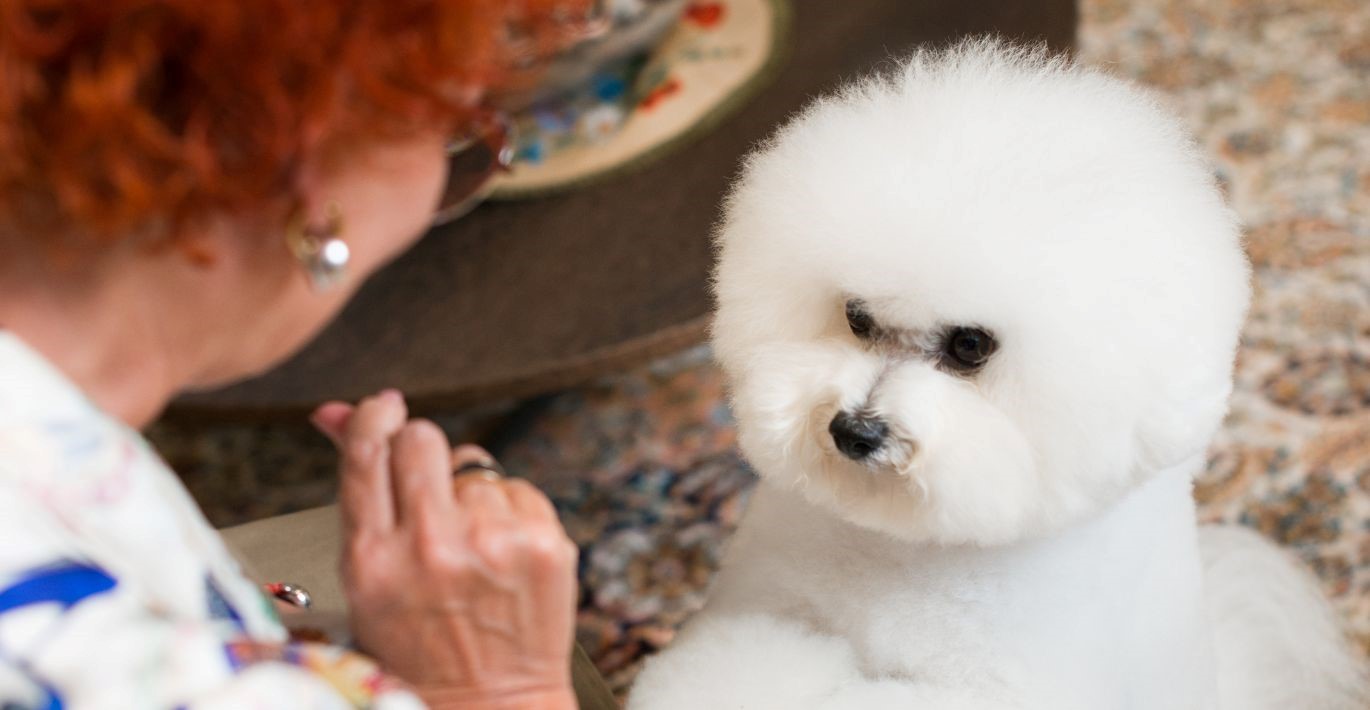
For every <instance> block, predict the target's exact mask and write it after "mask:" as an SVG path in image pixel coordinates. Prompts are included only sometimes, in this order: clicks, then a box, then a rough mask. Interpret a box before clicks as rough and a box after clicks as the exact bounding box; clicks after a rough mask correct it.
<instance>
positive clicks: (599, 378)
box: [151, 0, 1370, 692]
mask: <svg viewBox="0 0 1370 710" xmlns="http://www.w3.org/2000/svg"><path fill="white" fill-rule="evenodd" d="M966 6H973V7H966ZM609 7H610V9H611V10H612V13H613V18H614V19H613V22H614V25H613V28H612V31H610V32H609V33H608V34H609V35H611V36H610V37H609V39H607V40H600V41H598V42H597V43H595V44H594V46H592V47H589V48H585V49H581V50H578V53H577V54H574V55H572V56H570V57H568V58H567V59H566V61H565V63H564V64H563V65H562V66H559V67H558V68H557V71H558V72H561V73H559V74H556V75H555V76H556V77H557V79H556V81H557V82H559V83H558V88H557V90H556V91H548V92H544V93H542V94H538V93H537V92H532V93H529V94H525V95H520V96H512V97H508V98H507V100H508V103H509V106H510V121H511V124H512V127H513V128H514V133H513V136H514V137H513V138H512V139H511V141H510V143H509V145H508V146H506V148H507V150H508V151H511V152H512V155H511V156H510V157H512V158H513V160H514V166H513V169H512V170H511V171H510V172H508V173H505V174H503V175H502V176H500V177H499V178H497V179H496V182H495V183H492V184H491V185H490V186H489V189H488V190H486V192H488V193H491V197H492V199H493V200H494V201H492V202H488V203H486V204H483V205H482V206H480V207H478V208H476V209H475V210H474V211H473V212H471V213H470V214H468V215H466V216H464V217H462V218H461V219H458V220H456V221H455V222H453V223H451V224H450V225H448V226H447V227H445V228H443V229H442V230H435V232H434V233H433V234H431V235H430V236H429V237H428V238H427V239H426V240H425V242H424V243H422V244H420V246H419V248H418V249H416V254H411V255H410V256H409V257H406V258H405V259H402V260H401V261H400V262H398V263H397V264H396V265H394V266H393V267H392V268H391V269H389V270H387V272H386V273H385V274H382V276H381V277H380V278H379V279H377V282H378V283H376V284H373V285H372V286H369V287H368V291H367V292H366V293H364V294H363V297H362V298H360V299H359V303H358V304H354V306H355V307H354V308H349V311H348V312H347V313H346V314H344V316H343V319H342V321H341V322H340V323H339V324H338V325H336V326H335V327H334V328H332V329H330V332H329V333H328V334H326V335H325V337H324V339H323V341H322V342H321V343H320V344H318V345H317V346H316V347H314V348H312V349H311V351H310V352H307V353H306V354H304V355H303V356H302V357H301V358H300V359H297V361H296V362H294V363H292V364H290V365H287V366H286V368H285V371H284V373H276V374H274V375H269V376H268V377H267V378H266V379H265V380H263V381H262V382H259V383H253V384H250V385H248V386H246V387H243V388H238V389H236V390H235V391H230V392H227V393H213V394H209V395H204V396H202V397H197V398H193V399H191V400H188V401H186V402H183V403H181V404H179V405H178V406H177V407H175V408H173V409H172V411H170V412H169V413H168V414H167V416H166V417H165V418H164V419H163V420H162V421H161V422H159V423H158V424H156V425H155V426H154V427H153V428H152V431H151V436H152V438H153V440H154V442H155V443H156V444H157V445H158V447H159V448H160V450H161V451H162V452H163V453H164V454H165V455H166V457H167V458H168V460H169V461H170V462H171V464H172V465H173V467H174V468H175V469H176V470H177V472H178V473H179V474H180V475H181V476H182V477H183V479H184V480H185V481H186V483H187V484H188V486H189V487H190V490H191V491H192V493H193V494H194V495H195V496H196V498H197V499H198V500H199V502H200V504H201V505H202V506H203V507H204V508H205V510H206V512H207V514H208V515H209V517H210V519H211V520H212V521H213V522H214V523H215V524H216V525H220V526H227V525H234V524H238V523H242V522H247V521H251V520H258V519H262V518H266V517H269V516H273V515H278V514H281V513H286V512H290V511H294V510H300V509H305V508H309V507H314V506H319V505H325V504H328V503H331V502H332V500H333V496H334V493H335V489H336V481H335V471H334V464H335V460H334V456H333V453H332V451H331V448H330V447H329V446H328V445H327V443H326V442H325V441H324V440H323V438H322V437H320V436H318V435H317V434H315V433H314V432H313V431H312V430H311V429H309V428H308V427H307V426H306V425H305V423H304V419H303V416H302V411H303V409H304V408H306V407H307V405H308V404H310V403H312V402H313V401H317V400H318V399H320V398H322V397H323V396H349V395H351V394H354V392H353V391H352V390H351V389H349V388H353V389H356V390H357V391H358V392H361V391H369V390H368V388H370V387H371V385H372V384H374V383H373V382H372V381H371V380H369V379H368V378H374V379H375V380H376V382H379V386H387V385H393V384H400V385H401V387H402V388H404V389H406V390H407V391H410V392H411V394H414V395H415V397H416V403H417V405H418V408H419V410H420V411H419V413H420V414H423V415H427V416H431V417H433V418H435V419H436V420H437V421H438V422H439V423H440V424H442V425H443V426H444V427H445V428H446V429H447V430H448V431H449V433H451V434H452V435H453V436H454V437H459V438H463V439H474V440H478V441H481V442H482V443H484V444H485V445H486V446H487V447H488V448H490V449H491V450H492V451H493V452H494V453H495V454H496V455H497V456H498V457H499V458H500V459H501V460H502V461H503V462H504V464H505V467H506V468H507V469H508V470H509V471H510V472H511V473H513V474H515V475H521V476H526V477H528V478H529V479H531V480H533V481H534V482H536V483H537V484H538V485H540V486H542V487H543V488H544V489H545V490H546V491H547V492H548V493H549V494H550V495H551V496H552V497H553V499H554V500H555V502H556V504H557V506H558V508H559V510H560V512H561V515H562V519H563V521H564V522H565V524H566V526H567V528H568V530H569V531H570V534H571V535H572V537H573V538H574V539H575V540H576V541H577V542H578V543H579V544H580V546H581V552H582V556H581V583H582V592H581V607H580V608H581V611H580V625H579V640H580V642H581V644H582V645H583V646H584V647H585V648H586V650H587V651H588V652H589V653H590V655H591V657H592V658H593V659H594V660H595V662H596V664H597V665H598V666H599V668H600V669H601V670H602V671H603V672H604V673H605V675H606V676H607V678H608V679H609V681H610V683H611V685H613V686H614V688H615V689H616V690H618V691H620V692H621V691H622V690H624V689H625V688H626V687H627V686H628V684H629V683H630V682H631V680H632V677H633V674H634V673H635V671H636V669H637V667H638V663H639V661H640V660H641V658H642V657H643V656H644V655H645V654H649V653H651V652H652V651H653V650H654V649H657V648H659V647H661V646H662V645H664V644H666V643H668V642H669V641H670V639H671V637H672V635H673V633H674V630H675V629H676V627H677V626H678V625H679V624H680V623H681V622H682V621H683V620H684V619H686V618H687V617H688V616H689V614H690V613H691V611H692V610H694V609H696V608H698V606H699V605H700V603H701V602H702V599H703V591H704V589H705V587H706V585H707V583H708V581H709V579H710V575H711V574H712V572H713V570H714V568H715V566H716V564H717V561H718V558H719V551H720V548H721V545H722V544H723V543H724V542H725V541H726V539H727V537H728V534H729V533H730V531H731V530H732V528H733V526H734V524H735V523H736V521H737V519H738V516H739V515H740V514H741V512H742V511H743V510H744V509H745V507H746V502H747V496H748V493H749V491H750V490H751V488H752V485H753V483H754V477H753V475H752V473H751V472H750V471H749V470H748V468H747V465H746V463H745V462H744V461H743V460H742V459H741V458H740V457H739V455H738V453H737V451H736V448H735V441H734V434H733V429H732V425H731V418H730V415H729V412H728V408H727V403H726V400H725V395H724V390H723V383H722V381H721V378H720V375H719V373H718V371H717V370H716V368H715V367H714V366H713V365H712V364H711V363H710V356H709V351H708V349H707V346H706V345H703V344H701V342H702V339H703V326H704V323H705V322H706V318H707V308H708V303H707V292H706V290H705V286H704V282H703V274H704V273H705V272H706V271H707V267H708V255H709V252H708V247H707V240H708V226H709V225H710V224H711V223H712V221H713V219H714V218H715V216H716V215H717V212H716V210H717V204H718V198H719V197H720V196H721V194H722V190H723V189H724V187H725V186H726V182H727V179H728V177H729V176H730V175H731V174H732V172H733V171H734V170H735V168H736V165H737V160H738V159H739V158H740V157H741V156H742V155H743V153H744V151H745V148H746V146H747V145H749V144H750V143H751V142H753V141H754V140H756V139H757V138H759V137H760V136H762V135H765V133H766V132H768V131H769V130H770V129H771V128H773V127H774V125H775V124H776V123H777V122H778V121H779V120H781V119H783V116H784V115H785V114H786V113H788V112H789V111H791V110H793V108H794V107H796V106H798V105H801V104H802V102H803V101H804V100H805V99H806V98H807V97H809V96H811V95H812V94H814V93H816V92H819V91H821V90H823V89H825V88H827V87H831V86H832V85H834V84H836V83H838V82H840V81H841V80H842V79H843V78H844V77H850V76H852V75H853V73H855V72H859V71H865V70H868V69H871V68H879V67H881V66H888V65H889V62H890V61H891V60H892V58H894V57H897V56H898V55H899V54H901V53H903V52H906V51H907V49H908V48H909V46H910V45H911V44H913V43H917V42H945V41H947V40H949V39H952V38H954V37H955V36H958V35H960V34H965V33H970V32H982V31H987V30H994V31H998V32H1002V33H1004V34H1007V35H1010V36H1015V37H1024V38H1028V39H1046V40H1047V41H1049V42H1050V43H1052V46H1053V47H1056V48H1059V49H1063V50H1065V49H1070V48H1071V47H1073V51H1074V52H1075V54H1076V56H1077V57H1078V58H1079V59H1080V61H1082V62H1084V63H1086V64H1089V65H1092V66H1097V67H1100V68H1102V69H1103V70H1105V71H1107V72H1110V73H1112V74H1114V75H1117V76H1121V77H1126V78H1130V79H1135V80H1137V81H1140V82H1142V83H1144V84H1146V85H1148V86H1150V87H1152V88H1153V89H1155V90H1156V91H1158V92H1159V93H1160V94H1161V95H1162V96H1163V97H1164V98H1165V100H1166V101H1168V102H1169V104H1170V105H1171V106H1173V107H1174V109H1175V110H1177V111H1178V112H1179V113H1180V114H1181V115H1182V116H1183V117H1184V118H1185V120H1186V121H1187V122H1188V124H1189V126H1190V127H1191V128H1192V129H1193V130H1194V131H1195V132H1196V133H1197V135H1198V137H1199V140H1200V142H1201V144H1202V146H1203V148H1204V149H1205V150H1206V151H1207V154H1208V155H1209V156H1210V158H1211V159H1212V161H1213V169H1214V171H1215V173H1216V174H1217V175H1218V176H1219V179H1220V180H1221V182H1222V184H1223V186H1224V188H1225V189H1226V192H1227V195H1228V197H1229V199H1230V200H1231V202H1232V204H1233V205H1234V206H1235V208H1236V210H1237V212H1238V213H1239V214H1240V216H1241V218H1242V219H1243V220H1244V222H1245V225H1246V229H1247V248H1248V251H1249V254H1250V256H1251V259H1252V262H1253V265H1254V267H1255V277H1254V279H1255V284H1254V285H1255V292H1256V298H1255V303H1254V306H1253V309H1252V312H1251V314H1250V318H1249V322H1248V325H1247V326H1246V330H1245V332H1244V337H1243V341H1242V347H1241V352H1240V355H1239V363H1238V368H1237V387H1236V394H1235V396H1234V398H1233V403H1232V412H1231V414H1230V416H1229V418H1228V422H1227V426H1226V427H1225V428H1224V430H1223V431H1222V433H1221V435H1220V436H1219V437H1218V439H1217V441H1216V442H1215V444H1214V446H1213V449H1212V452H1211V455H1210V458H1209V464H1208V469H1207V471H1206V473H1205V474H1204V475H1203V477H1202V479H1201V480H1200V482H1199V485H1198V488H1197V495H1198V498H1199V500H1200V503H1201V516H1202V518H1203V519H1204V520H1205V521H1224V522H1230V523H1238V524H1242V525H1248V526H1251V527H1253V528H1255V529H1257V530H1259V531H1260V532H1261V533H1262V534H1264V535H1266V536H1268V537H1269V538H1271V539H1273V540H1275V541H1277V542H1279V543H1280V544H1282V545H1284V546H1285V547H1286V548H1287V549H1289V550H1291V551H1292V552H1294V553H1295V554H1297V555H1298V556H1300V557H1301V558H1302V559H1303V560H1304V561H1306V562H1307V563H1308V564H1309V565H1310V566H1311V567H1312V568H1313V569H1314V570H1315V571H1316V572H1317V574H1318V575H1319V577H1320V579H1321V581H1322V583H1323V587H1324V589H1325V590H1326V592H1327V593H1328V594H1329V595H1330V596H1331V597H1332V598H1333V599H1334V601H1335V603H1336V606H1337V608H1338V610H1339V611H1340V612H1341V614H1342V615H1343V617H1344V619H1345V621H1346V623H1347V625H1348V629H1349V630H1350V631H1351V633H1352V634H1353V635H1354V637H1355V638H1356V639H1357V641H1358V643H1359V645H1360V646H1361V648H1362V650H1363V651H1370V3H1366V2H1364V0H1263V1H1262V2H1248V1H1245V0H1079V2H1078V3H1076V4H1072V3H1071V2H1069V0H1063V1H1059V2H1051V1H1049V0H1042V1H1041V2H1003V3H999V2H983V3H964V4H962V3H955V2H936V1H928V2H920V1H918V0H886V1H885V2H876V1H874V0H860V1H859V2H858V1H853V2H851V3H817V2H803V1H802V0H794V2H792V3H791V2H786V1H784V0H722V1H719V2H705V1H703V0H693V1H689V2H687V1H686V0H658V1H654V0H615V1H614V2H610V3H609ZM877 27H878V28H880V29H878V30H877V29H875V28H877ZM882 32H883V33H886V34H879V33H882ZM610 40H612V41H610ZM548 76H552V74H549V75H548ZM549 81H550V79H549ZM677 186H678V188H677ZM444 230H445V231H444ZM500 240H507V241H500ZM577 279H581V281H577ZM506 293H507V294H509V295H508V297H501V298H496V297H495V296H492V294H506ZM397 301H403V302H406V303H408V302H416V301H422V302H423V303H431V304H432V305H431V308H430V309H429V310H428V311H422V309H420V310H421V312H420V317H421V318H423V319H426V320H424V321H423V322H419V323H415V324H414V325H413V326H412V327H411V326H410V325H408V324H406V323H397V322H395V319H394V318H393V317H391V316H389V315H387V312H386V309H385V306H386V305H387V304H389V305H392V306H393V305H394V304H395V303H396V302H397ZM558 309H561V310H558ZM358 353H360V355H359V354H358ZM353 360H356V361H357V362H355V363H354V362H352V361H353ZM273 377H274V378H275V379H273ZM382 380H383V381H382ZM329 388H332V389H329ZM320 393H322V394H320Z"/></svg>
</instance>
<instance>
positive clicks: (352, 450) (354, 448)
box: [338, 390, 409, 530]
mask: <svg viewBox="0 0 1370 710" xmlns="http://www.w3.org/2000/svg"><path fill="white" fill-rule="evenodd" d="M408 416H409V413H408V410H407V409H406V408H405V406H404V397H403V396H401V395H400V393H399V392H397V391H395V390H386V391H384V392H382V393H380V394H378V395H375V396H373V397H367V398H366V399H364V400H362V401H361V403H360V404H358V405H357V407H356V409H355V410H354V411H353V412H352V416H350V417H348V420H347V424H346V427H345V428H344V432H343V437H342V439H343V444H342V447H341V451H342V483H341V484H340V487H339V491H338V500H339V503H340V504H341V507H342V518H343V527H344V529H346V530H357V529H361V528H369V529H373V530H389V529H391V528H393V527H394V525H395V503H394V496H393V494H392V493H391V483H390V439H391V438H392V437H394V436H395V434H397V433H398V432H399V430H400V429H401V428H402V427H403V426H404V423H405V420H406V419H407V418H408Z"/></svg>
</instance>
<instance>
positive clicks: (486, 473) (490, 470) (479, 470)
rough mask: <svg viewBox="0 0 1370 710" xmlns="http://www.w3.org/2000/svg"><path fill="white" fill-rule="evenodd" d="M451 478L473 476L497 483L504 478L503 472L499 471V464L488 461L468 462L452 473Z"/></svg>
mask: <svg viewBox="0 0 1370 710" xmlns="http://www.w3.org/2000/svg"><path fill="white" fill-rule="evenodd" d="M452 475H453V476H463V475H466V476H475V477H477V478H483V479H485V480H487V481H491V482H497V481H499V480H500V479H501V478H504V472H503V471H501V470H499V464H497V463H494V462H489V461H468V462H466V463H464V464H462V465H461V466H459V467H457V470H455V471H453V472H452Z"/></svg>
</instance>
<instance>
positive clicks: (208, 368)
mask: <svg viewBox="0 0 1370 710" xmlns="http://www.w3.org/2000/svg"><path fill="white" fill-rule="evenodd" d="M444 144H445V136H443V135H440V134H436V133H434V134H429V135H423V136H418V137H414V138H412V139H409V140H405V141H403V142H395V143H390V144H386V145H384V146H381V147H377V148H374V149H371V150H368V151H366V152H364V153H361V154H352V155H349V156H347V159H346V160H338V161H334V162H333V164H331V165H326V164H318V165H308V166H306V167H305V169H304V170H303V171H302V177H301V182H300V190H301V193H302V195H303V199H304V209H305V212H306V213H307V215H308V217H309V219H310V222H311V223H314V224H323V223H325V221H326V217H325V215H326V214H327V209H328V205H329V204H330V203H332V202H336V203H337V205H338V206H339V208H340V209H341V212H342V216H343V220H344V222H343V224H344V228H343V232H342V234H341V236H342V237H343V238H344V239H345V240H346V241H347V243H348V246H349V247H350V248H351V252H352V259H351V262H350V263H349V266H348V276H347V279H346V281H345V282H344V283H343V284H341V285H340V286H339V287H337V288H336V289H334V290H332V291H329V292H327V293H323V294H320V293H316V292H314V291H313V290H311V289H310V288H309V283H308V281H307V279H306V278H305V275H304V272H303V271H302V269H301V267H300V265H299V264H298V263H297V262H296V261H295V259H294V258H293V257H292V256H291V254H290V252H289V251H288V249H287V248H286V246H285V241H284V225H283V224H272V223H261V222H260V220H259V221H257V223H253V222H251V221H248V220H245V219H237V220H235V219H233V218H231V217H229V216H223V217H222V218H221V219H219V220H217V221H216V222H215V224H214V225H213V226H209V227H206V228H204V229H201V230H199V231H198V232H196V233H194V234H192V235H190V236H189V241H190V243H191V245H192V246H193V247H194V249H193V250H186V249H178V248H163V249H155V250H152V249H148V248H146V247H144V246H139V245H136V244H134V243H133V241H134V240H127V241H128V243H127V244H125V245H123V246H119V247H116V248H114V249H113V250H110V249H104V250H94V251H95V252H97V253H98V255H97V256H94V257H91V258H90V259H88V260H87V261H84V262H75V263H71V262H70V261H68V262H64V263H62V264H60V265H58V264H56V263H54V262H53V260H52V259H51V258H50V254H48V253H47V252H45V251H44V250H43V249H42V247H41V246H40V245H41V243H42V242H41V240H34V239H30V240H24V239H9V240H6V239H0V245H8V246H5V247H4V249H3V251H0V326H3V327H4V328H6V329H8V330H10V331H12V332H14V333H15V334H17V335H18V336H19V337H20V338H22V339H23V340H24V341H25V342H26V343H28V344H29V345H30V346H31V347H33V348H35V349H36V350H38V351H39V352H40V353H42V354H43V355H44V356H45V357H46V358H47V359H48V360H49V361H50V362H52V363H53V364H54V365H55V366H56V367H57V368H58V369H59V370H61V371H62V372H63V373H64V374H65V375H66V376H67V377H68V378H70V379H71V380H72V381H73V382H75V383H76V384H77V385H78V386H79V387H80V388H81V389H82V390H83V391H84V392H85V393H86V394H87V396H88V397H89V398H90V399H91V400H92V401H93V402H95V404H97V405H98V406H99V407H101V408H102V409H103V410H104V411H106V412H108V413H110V414H112V415H114V416H116V417H118V418H119V419H121V420H123V421H124V422H126V423H127V424H128V425H129V426H131V427H134V428H141V427H143V426H145V425H146V424H148V423H149V422H151V421H152V420H153V419H154V418H155V417H156V416H157V414H158V413H159V412H161V411H162V409H163V408H165V406H166V405H167V403H168V402H170V401H171V399H172V398H173V397H175V396H176V395H177V394H179V393H181V392H185V391H190V390H196V389H204V388H208V387H213V386H217V385H222V384H224V383H228V382H232V381H234V380H238V379H242V378H245V377H248V376H251V375H254V374H257V373H260V372H262V371H265V370H267V369H269V368H270V367H271V366H273V365H275V364H277V363H278V362H280V361H281V360H283V359H285V358H286V357H287V356H289V355H290V354H292V353H293V352H295V351H296V350H298V349H299V348H300V347H301V346H303V345H304V344H305V343H307V342H308V341H309V340H310V339H311V338H312V337H313V336H314V335H315V334H316V333H317V332H318V331H319V330H320V329H321V328H322V327H323V326H324V325H325V324H327V322H328V321H329V320H331V319H332V318H333V316H334V315H336V314H337V312H338V311H339V310H340V309H341V308H342V306H343V305H344V304H345V303H346V302H347V300H348V299H349V298H350V297H351V296H352V294H353V293H355V292H356V289H357V288H358V287H359V286H360V285H361V283H362V282H363V281H364V280H365V278H366V277H368V276H370V275H371V274H372V273H374V272H375V271H376V270H377V269H378V268H380V267H381V266H382V265H384V264H386V263H387V262H389V261H390V260H391V259H393V258H394V257H395V256H396V255H398V254H399V253H401V252H402V251H404V250H405V249H406V248H407V247H408V246H410V245H411V244H412V243H413V242H414V241H415V240H416V239H417V238H418V236H419V235H420V234H422V232H423V230H424V228H425V227H426V226H427V224H428V220H429V217H430V215H431V213H432V210H433V208H434V206H435V204H436V202H437V199H438V194H439V191H440V189H441V187H442V184H443V180H444V179H445V166H446V160H445V151H444ZM192 253H195V254H196V256H192V255H191V254H192ZM313 421H314V423H315V426H317V427H318V428H319V429H320V430H321V431H322V432H324V433H325V434H326V435H327V436H329V438H331V439H332V440H333V441H334V443H335V444H337V446H338V449H339V452H340V453H341V455H342V464H341V473H342V482H341V488H340V491H341V492H340V505H341V508H342V514H343V521H344V535H345V538H344V539H345V545H344V558H343V561H342V573H343V578H344V587H345V588H346V589H347V594H348V601H349V602H350V607H351V614H352V618H351V622H352V627H353V631H354V633H355V635H356V638H357V641H358V644H359V646H361V648H362V649H363V650H364V651H366V652H368V653H370V654H372V655H373V656H375V657H376V658H377V659H378V660H379V661H380V662H381V663H382V664H383V665H384V666H385V667H386V668H387V669H388V670H390V671H391V672H393V673H395V674H396V675H398V676H400V677H401V678H404V679H405V680H408V681H409V682H411V683H413V684H414V685H415V686H416V687H417V688H418V689H419V692H420V694H421V695H423V696H424V698H425V700H427V701H428V702H429V704H430V705H431V706H434V707H461V708H496V707H499V708H503V707H510V708H512V707H519V708H574V707H575V701H574V697H573V695H572V694H571V690H570V688H571V685H570V677H569V653H570V649H571V644H572V633H573V616H574V605H575V582H574V579H575V577H574V570H575V557H576V551H575V546H574V545H573V544H572V543H571V542H570V541H569V540H568V539H567V537H566V534H565V532H564V531H563V530H562V528H561V526H560V524H559V523H558V522H557V518H556V515H555V513H554V511H553V510H552V507H551V504H550V503H549V502H548V501H547V499H546V498H545V497H544V496H542V494H541V493H539V492H538V491H537V490H536V489H534V488H533V487H532V486H531V485H529V484H527V483H526V482H523V481H517V480H500V481H492V480H487V479H485V478H481V477H477V476H469V475H468V476H463V477H460V478H458V479H457V480H456V482H455V484H454V481H453V479H452V471H453V470H454V464H455V465H460V464H461V463H465V462H468V461H480V460H485V461H487V462H488V461H490V458H489V454H487V453H485V452H484V451H482V450H480V449H479V448H476V447H462V448H460V449H458V450H456V451H453V450H452V448H451V446H450V444H449V443H448V441H447V439H446V437H445V436H444V435H443V433H442V431H441V429H439V428H438V427H437V426H435V425H434V424H432V423H431V422H427V421H423V420H410V419H409V417H408V413H407V411H406V408H405V405H404V400H403V397H402V396H401V395H400V394H399V393H398V392H394V391H386V392H383V393H380V394H378V395H376V396H373V397H369V398H367V399H365V400H363V401H362V402H361V403H359V404H358V405H357V406H356V407H355V408H354V407H352V406H351V405H347V404H343V403H339V402H333V403H329V404H327V405H324V406H323V407H321V408H320V409H319V410H318V411H317V412H316V413H315V415H314V417H313Z"/></svg>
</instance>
